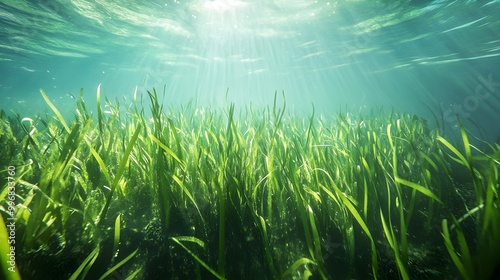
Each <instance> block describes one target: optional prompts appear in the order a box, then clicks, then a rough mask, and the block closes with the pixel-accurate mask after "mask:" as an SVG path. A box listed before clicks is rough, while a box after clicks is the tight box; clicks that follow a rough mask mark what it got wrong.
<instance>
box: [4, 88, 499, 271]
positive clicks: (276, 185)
mask: <svg viewBox="0 0 500 280" xmlns="http://www.w3.org/2000/svg"><path fill="white" fill-rule="evenodd" d="M41 95H42V98H43V99H44V100H45V102H46V103H47V105H48V106H49V108H50V109H51V111H52V113H51V114H48V115H46V116H44V117H42V116H40V117H39V118H38V119H36V120H32V121H28V122H26V121H24V122H23V121H22V118H21V117H20V116H18V117H17V118H12V117H10V118H9V117H7V116H6V115H5V114H2V115H1V119H0V121H1V124H2V127H1V128H2V129H1V131H0V136H2V137H4V136H3V135H7V136H6V137H7V138H5V139H8V140H5V141H7V142H8V143H11V147H13V148H12V149H14V151H15V153H11V155H14V154H16V155H19V156H18V159H17V161H16V163H15V164H16V165H17V166H18V170H19V172H18V175H17V176H16V199H15V204H16V213H15V216H16V218H17V220H16V226H17V229H16V256H18V258H16V261H17V265H18V267H19V271H20V273H19V274H20V275H21V276H22V277H24V278H26V279H68V278H69V279H105V278H113V277H114V278H115V279H116V277H119V278H120V279H160V278H161V276H160V275H169V276H171V278H173V279H176V278H177V279H178V278H183V279H207V278H217V279H243V278H258V277H259V278H263V279H280V278H281V279H301V278H302V279H308V278H311V277H312V278H315V279H316V278H320V279H331V278H341V279H343V278H374V279H412V278H416V279H420V278H424V277H425V278H454V277H456V276H459V275H460V276H461V277H463V278H465V279H488V277H490V276H491V275H493V273H494V269H495V268H496V267H498V265H499V264H498V260H499V259H500V257H499V256H498V254H499V253H498V251H496V250H495V249H494V248H498V247H494V246H495V245H499V242H500V210H499V205H498V203H499V201H498V188H499V187H498V183H499V182H498V168H499V166H500V146H499V145H498V144H489V143H484V142H481V141H479V140H478V139H476V138H471V137H472V136H470V135H469V133H467V130H466V129H465V128H464V127H461V128H460V136H461V137H460V140H461V142H459V143H458V144H453V143H452V141H451V140H449V139H445V138H444V137H443V136H442V135H440V134H439V128H434V129H433V128H431V127H429V125H428V123H427V121H426V120H424V119H422V118H419V117H418V116H414V115H410V114H407V113H398V112H396V111H391V112H389V113H387V112H384V111H383V110H379V111H373V112H371V113H370V114H366V115H354V114H352V113H337V114H336V115H331V116H321V115H320V116H316V112H315V111H314V109H313V113H312V115H311V116H310V117H308V118H301V117H298V116H293V115H292V114H287V112H286V102H285V98H284V94H283V105H281V106H280V105H278V103H279V102H278V99H279V97H280V95H278V94H277V93H276V94H275V96H274V103H273V106H272V107H268V108H263V109H261V110H258V109H253V108H251V107H247V108H240V109H238V108H236V106H235V105H234V104H228V105H227V106H226V108H225V109H216V108H206V107H198V106H196V105H195V104H193V103H190V104H188V105H187V106H184V107H181V108H164V106H163V102H162V100H161V98H162V96H163V97H164V96H165V91H164V93H163V95H161V94H158V93H157V91H156V90H155V89H153V90H152V91H149V92H147V97H148V99H149V100H148V101H149V110H148V107H147V106H145V105H144V104H143V100H142V98H141V97H140V96H139V100H138V98H137V97H138V96H137V92H135V93H134V101H133V104H131V106H126V107H122V106H120V101H119V100H116V101H114V102H111V101H110V100H108V99H105V104H104V106H105V107H106V108H107V110H106V113H105V112H104V111H103V109H102V104H101V93H100V87H99V88H98V91H97V97H96V98H97V107H96V109H95V112H96V113H95V114H96V115H94V114H93V113H92V110H89V108H87V106H86V103H85V101H84V95H83V91H82V92H80V97H79V98H78V100H77V103H76V113H75V115H74V118H73V119H71V120H68V119H66V118H64V117H63V115H62V114H61V113H60V112H59V110H58V109H57V108H56V107H55V106H54V105H53V104H52V103H51V101H50V99H49V98H48V97H47V95H46V94H45V93H44V92H43V91H41ZM1 139H2V141H4V140H3V139H4V138H1ZM9 139H10V140H9ZM470 139H473V140H474V141H475V142H477V143H480V144H481V145H483V146H485V148H484V149H483V148H479V147H478V146H479V144H472V143H471V142H470V141H471V140H470ZM6 168H7V167H6V166H5V165H2V166H1V169H2V172H3V171H4V170H6ZM7 189H8V188H7V183H6V182H3V181H2V191H1V192H0V198H1V201H2V202H1V208H0V210H1V213H2V216H3V217H4V218H7V217H8V216H9V215H10V214H9V213H8V212H7V210H6V209H8V208H7V204H6V200H5V197H6V196H7V193H8V190H7ZM0 226H1V224H0ZM0 233H2V232H1V227H0ZM0 242H2V244H1V246H0V250H5V248H6V247H5V242H6V240H5V238H4V237H2V238H0ZM49 268H50V269H52V272H51V274H50V276H49V274H47V270H48V269H49ZM2 272H3V273H4V274H6V275H7V274H8V271H6V268H5V267H3V266H2ZM54 275H55V276H54ZM12 277H13V278H11V279H18V277H17V276H12ZM16 277H17V278H16Z"/></svg>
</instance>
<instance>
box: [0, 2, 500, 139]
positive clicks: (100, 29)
mask: <svg viewBox="0 0 500 280" xmlns="http://www.w3.org/2000/svg"><path fill="white" fill-rule="evenodd" d="M499 14H500V1H498V0H492V1H489V0H487V1H439V0H438V1H429V0H415V1H388V0H387V1H386V0H378V1H375V0H358V1H306V0H300V1H299V0H288V1H285V0H276V1H272V0H265V1H264V0H260V1H257V0H256V1H246V0H212V1H208V0H191V1H182V0H173V1H171V0H168V1H158V0H154V1H123V0H113V1H112V0H93V1H90V0H72V1H62V0H53V1H48V0H47V1H43V0H40V1H21V0H3V1H1V2H0V36H1V38H2V41H1V43H0V100H1V103H0V107H1V109H4V110H6V111H10V110H14V111H15V112H20V113H21V114H26V115H30V114H35V113H36V112H40V111H43V110H45V109H46V105H45V104H44V102H43V99H42V98H41V96H40V94H39V89H40V88H42V89H44V90H45V92H46V93H47V94H48V95H49V96H50V98H51V99H52V100H53V102H54V103H55V104H56V105H57V106H59V107H62V108H68V110H69V109H72V108H74V100H73V99H72V98H71V97H72V95H73V96H77V95H78V94H79V90H80V88H83V89H84V92H85V98H86V100H88V102H92V101H93V99H95V98H94V96H95V91H96V88H97V86H98V85H99V84H101V87H102V94H103V95H105V96H107V97H108V98H110V99H115V98H118V99H119V100H121V101H122V102H124V103H127V102H132V98H133V93H134V91H135V89H136V88H137V91H138V93H145V91H146V90H151V89H152V88H153V87H156V88H159V89H161V90H160V91H163V90H162V89H163V87H164V86H166V93H167V95H166V98H165V103H166V104H169V105H173V106H177V105H179V104H184V103H186V102H188V101H190V100H197V102H198V103H199V104H202V105H207V106H224V104H225V103H226V101H229V102H234V103H236V105H237V106H245V105H248V104H250V103H251V104H254V105H255V106H260V105H264V106H265V105H269V104H271V105H272V102H273V96H274V92H275V91H278V92H282V91H283V92H285V96H286V101H287V106H288V108H289V109H290V110H295V111H297V112H306V113H309V112H310V111H311V108H312V105H311V104H314V106H315V107H316V110H317V111H319V112H322V113H328V112H335V111H338V110H345V109H346V108H347V109H349V110H354V111H357V110H365V109H366V110H368V109H370V108H379V107H381V106H383V107H385V108H396V109H397V110H401V111H408V112H412V113H417V114H420V115H424V116H427V117H431V116H432V115H431V113H430V112H431V111H432V112H434V113H435V114H437V115H438V118H440V121H441V125H442V126H443V127H445V128H447V129H448V131H453V127H454V126H456V124H457V121H456V117H455V115H457V114H458V115H459V116H460V118H461V119H462V120H463V121H464V122H465V123H467V124H469V125H470V126H471V127H473V128H474V129H475V127H480V129H481V130H482V131H483V133H484V134H485V137H486V138H490V139H496V137H497V136H498V135H500V128H499V127H498V125H497V124H498V123H499V121H500V116H499V114H498V111H499V109H500V67H499V65H500V63H499V62H500V16H498V15H499ZM227 89H229V92H228V94H227V96H226V90H227ZM440 112H442V113H443V115H442V117H441V116H439V115H440V114H441V113H440ZM455 131H456V130H455Z"/></svg>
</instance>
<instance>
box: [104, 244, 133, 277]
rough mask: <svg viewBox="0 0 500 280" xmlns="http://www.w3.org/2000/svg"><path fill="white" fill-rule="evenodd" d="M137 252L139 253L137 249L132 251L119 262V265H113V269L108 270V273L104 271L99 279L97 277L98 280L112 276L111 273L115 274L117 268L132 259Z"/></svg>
mask: <svg viewBox="0 0 500 280" xmlns="http://www.w3.org/2000/svg"><path fill="white" fill-rule="evenodd" d="M138 251H139V249H135V251H133V252H132V253H130V255H128V256H127V257H125V258H124V259H123V260H121V261H120V262H119V263H117V264H116V265H114V266H113V267H111V268H110V269H108V271H106V272H105V273H104V274H103V275H102V276H101V277H99V280H103V279H106V277H108V276H110V275H112V274H113V272H115V271H116V270H117V269H118V268H120V267H122V266H123V265H124V264H126V263H127V262H128V261H129V260H130V259H132V258H133V257H134V256H135V254H137V252H138Z"/></svg>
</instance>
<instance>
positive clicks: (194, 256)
mask: <svg viewBox="0 0 500 280" xmlns="http://www.w3.org/2000/svg"><path fill="white" fill-rule="evenodd" d="M170 239H172V240H173V241H174V242H175V243H177V244H179V245H180V246H181V247H182V248H183V249H184V250H186V252H188V253H189V254H190V255H191V256H192V257H193V258H194V259H195V260H196V261H197V262H198V263H199V264H200V265H201V266H203V267H204V268H205V269H206V270H208V272H210V273H211V274H212V275H213V276H215V277H216V278H217V279H221V280H223V279H226V278H224V276H222V275H220V274H219V273H217V272H216V271H215V270H214V269H212V268H211V267H210V266H209V265H208V264H206V263H205V262H204V261H202V260H201V259H200V257H198V256H197V255H196V254H195V253H193V252H192V251H191V250H189V249H188V248H187V247H186V246H185V245H184V244H182V243H181V242H180V241H179V240H178V239H177V238H175V237H170ZM183 239H184V240H186V239H185V237H183ZM193 239H196V237H194V236H193ZM195 243H197V244H198V245H199V243H198V242H195Z"/></svg>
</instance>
